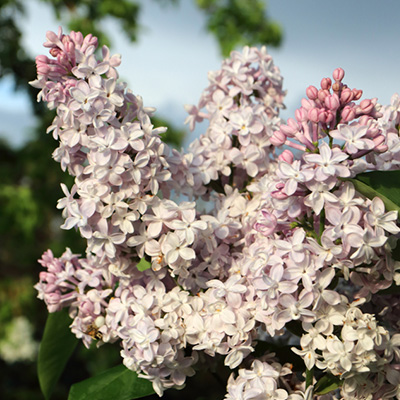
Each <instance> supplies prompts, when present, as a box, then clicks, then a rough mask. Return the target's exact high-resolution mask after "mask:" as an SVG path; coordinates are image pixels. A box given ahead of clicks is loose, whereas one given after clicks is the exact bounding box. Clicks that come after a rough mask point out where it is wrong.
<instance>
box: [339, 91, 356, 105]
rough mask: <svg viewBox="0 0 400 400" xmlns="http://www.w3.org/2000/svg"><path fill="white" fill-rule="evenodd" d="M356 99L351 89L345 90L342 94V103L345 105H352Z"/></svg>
mask: <svg viewBox="0 0 400 400" xmlns="http://www.w3.org/2000/svg"><path fill="white" fill-rule="evenodd" d="M353 98H354V93H353V92H352V91H351V89H349V88H345V89H343V90H342V93H340V101H341V102H342V103H343V104H347V103H350V101H352V100H353Z"/></svg>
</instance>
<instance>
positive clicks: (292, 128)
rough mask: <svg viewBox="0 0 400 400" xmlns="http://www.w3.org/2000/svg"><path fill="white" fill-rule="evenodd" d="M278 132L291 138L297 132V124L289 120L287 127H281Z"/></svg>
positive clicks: (291, 119)
mask: <svg viewBox="0 0 400 400" xmlns="http://www.w3.org/2000/svg"><path fill="white" fill-rule="evenodd" d="M280 131H281V132H282V133H284V134H285V135H286V136H290V137H293V136H294V134H295V133H297V132H298V131H299V124H298V123H297V122H296V121H295V120H294V119H293V118H289V119H288V121H287V125H281V129H280Z"/></svg>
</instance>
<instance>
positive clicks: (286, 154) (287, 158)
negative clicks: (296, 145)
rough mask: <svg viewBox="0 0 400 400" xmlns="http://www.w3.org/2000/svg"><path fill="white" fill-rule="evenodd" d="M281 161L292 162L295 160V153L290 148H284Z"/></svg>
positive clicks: (279, 157)
mask: <svg viewBox="0 0 400 400" xmlns="http://www.w3.org/2000/svg"><path fill="white" fill-rule="evenodd" d="M278 160H279V161H285V162H287V163H288V164H291V163H292V162H293V160H294V155H293V153H292V152H291V151H290V150H284V151H283V152H282V153H281V154H280V155H279V156H278Z"/></svg>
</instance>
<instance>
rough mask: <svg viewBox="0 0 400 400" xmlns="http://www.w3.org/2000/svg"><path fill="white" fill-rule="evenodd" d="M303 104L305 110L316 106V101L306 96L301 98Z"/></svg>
mask: <svg viewBox="0 0 400 400" xmlns="http://www.w3.org/2000/svg"><path fill="white" fill-rule="evenodd" d="M301 106H302V107H303V108H304V109H305V110H307V111H308V110H309V109H310V108H313V107H315V102H314V101H313V100H307V99H305V98H302V99H301Z"/></svg>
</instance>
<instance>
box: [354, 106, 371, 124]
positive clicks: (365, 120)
mask: <svg viewBox="0 0 400 400" xmlns="http://www.w3.org/2000/svg"><path fill="white" fill-rule="evenodd" d="M358 110H359V107H357V111H358ZM371 119H372V118H371V117H370V116H369V115H362V116H361V117H360V118H359V119H358V123H359V124H360V125H368V122H369V121H370V120H371Z"/></svg>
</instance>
